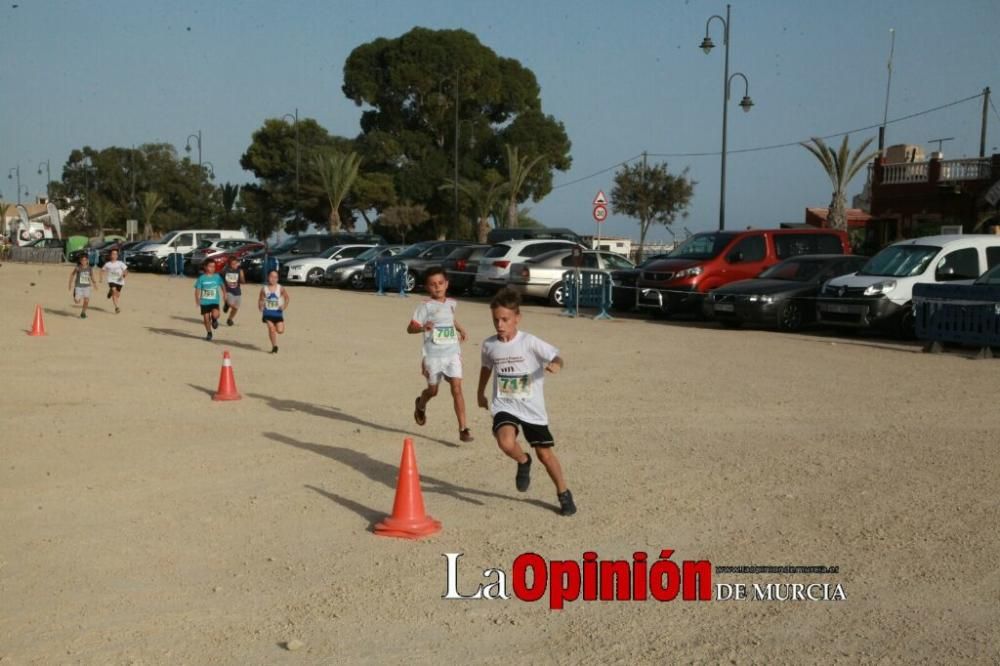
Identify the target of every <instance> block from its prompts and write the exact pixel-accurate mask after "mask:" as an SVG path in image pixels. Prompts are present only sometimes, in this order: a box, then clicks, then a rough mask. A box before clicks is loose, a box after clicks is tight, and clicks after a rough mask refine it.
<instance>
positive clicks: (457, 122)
mask: <svg viewBox="0 0 1000 666" xmlns="http://www.w3.org/2000/svg"><path fill="white" fill-rule="evenodd" d="M474 122H475V120H474V119H473V118H466V119H465V120H459V119H458V89H457V88H456V89H455V187H454V190H455V199H454V202H455V203H454V205H455V231H456V232H457V231H458V222H459V220H458V142H459V140H460V139H461V136H462V134H461V131H462V129H461V128H462V125H463V124H464V123H468V124H469V126H470V127H471V126H472V124H473V123H474Z"/></svg>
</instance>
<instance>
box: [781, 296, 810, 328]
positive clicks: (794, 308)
mask: <svg viewBox="0 0 1000 666" xmlns="http://www.w3.org/2000/svg"><path fill="white" fill-rule="evenodd" d="M804 319H805V318H804V316H803V312H802V306H801V305H799V304H798V303H796V302H795V301H793V300H790V301H788V302H786V303H785V304H784V305H782V306H781V307H780V308H779V309H778V328H780V329H781V330H782V331H801V330H802V323H803V321H804Z"/></svg>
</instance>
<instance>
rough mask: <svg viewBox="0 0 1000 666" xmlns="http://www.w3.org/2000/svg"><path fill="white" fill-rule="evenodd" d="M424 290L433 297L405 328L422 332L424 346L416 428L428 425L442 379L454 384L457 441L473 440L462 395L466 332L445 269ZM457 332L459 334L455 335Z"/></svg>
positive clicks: (430, 275)
mask: <svg viewBox="0 0 1000 666" xmlns="http://www.w3.org/2000/svg"><path fill="white" fill-rule="evenodd" d="M424 288H425V289H426V290H427V293H428V294H430V298H429V299H428V300H426V301H424V302H423V303H421V304H420V307H418V308H417V311H416V312H414V313H413V319H411V320H410V323H409V325H408V326H407V327H406V332H407V333H414V334H416V333H423V335H424V346H423V358H422V359H421V370H422V371H423V375H424V377H426V378H427V388H425V389H424V390H423V392H422V393H421V394H420V395H419V396H417V400H416V402H415V410H414V412H413V418H414V420H415V421H416V422H417V425H424V424H425V423H427V413H426V410H427V403H428V402H430V400H431V398H433V397H434V396H436V395H437V394H438V384H439V383H440V382H441V378H442V377H443V378H444V380H445V381H446V382H448V384H450V385H451V397H452V401H453V402H454V404H455V416H457V417H458V438H459V439H460V440H462V441H463V442H471V441H472V439H473V438H472V433H471V432H469V428H468V426H467V425H466V422H465V398H464V397H463V396H462V350H461V349H460V348H459V343H460V342H465V338H466V335H465V329H464V328H462V325H461V324H459V323H458V321H457V320H456V319H455V307H456V305H457V304H456V303H455V301H454V299H451V298H448V297H447V293H448V278H447V276H446V274H445V272H444V269H443V268H440V267H434V268H431V269H430V270H428V271H427V275H426V276H425V278H424ZM456 332H457V335H456Z"/></svg>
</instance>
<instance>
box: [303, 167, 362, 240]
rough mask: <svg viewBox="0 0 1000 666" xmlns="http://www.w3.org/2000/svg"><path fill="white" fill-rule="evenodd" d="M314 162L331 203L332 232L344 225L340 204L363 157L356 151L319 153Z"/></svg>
mask: <svg viewBox="0 0 1000 666" xmlns="http://www.w3.org/2000/svg"><path fill="white" fill-rule="evenodd" d="M313 163H314V166H315V168H316V173H317V175H318V176H319V180H320V186H321V187H322V188H323V193H324V194H326V200H327V203H329V204H330V217H329V225H330V232H331V233H335V232H337V231H339V230H340V227H341V225H342V223H341V219H340V204H342V203H343V202H344V199H345V198H346V197H347V195H348V193H349V192H350V191H351V186H352V185H353V184H354V181H355V179H357V177H358V168H359V167H360V166H361V158H360V157H358V154H357V153H355V152H350V153H340V152H329V153H326V154H323V155H318V156H317V157H316V158H315V159H314V161H313Z"/></svg>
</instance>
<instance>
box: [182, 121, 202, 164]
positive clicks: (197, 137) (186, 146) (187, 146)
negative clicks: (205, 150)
mask: <svg viewBox="0 0 1000 666" xmlns="http://www.w3.org/2000/svg"><path fill="white" fill-rule="evenodd" d="M191 139H194V140H195V143H196V144H197V146H198V166H201V130H198V132H197V133H195V134H188V138H187V141H186V142H185V143H184V152H187V153H190V152H191Z"/></svg>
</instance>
